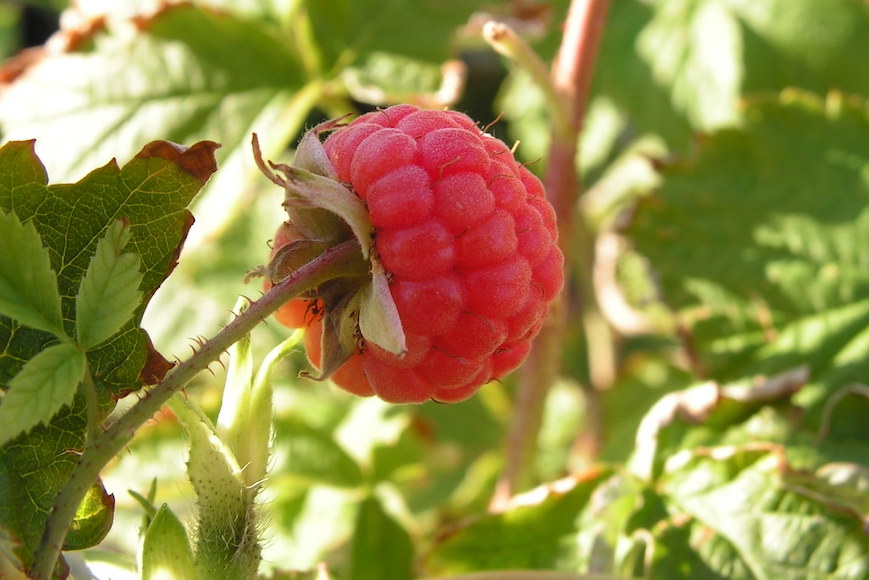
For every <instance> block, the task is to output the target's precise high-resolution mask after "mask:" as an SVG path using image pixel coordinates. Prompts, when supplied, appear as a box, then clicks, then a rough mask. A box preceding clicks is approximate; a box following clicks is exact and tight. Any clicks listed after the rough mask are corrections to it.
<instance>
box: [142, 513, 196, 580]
mask: <svg viewBox="0 0 869 580" xmlns="http://www.w3.org/2000/svg"><path fill="white" fill-rule="evenodd" d="M139 576H140V578H141V579H142V580H168V579H170V578H189V579H190V580H195V579H196V578H199V574H198V572H197V570H196V565H195V563H194V558H193V551H192V550H191V548H190V539H189V538H188V536H187V530H186V529H185V528H184V525H183V524H182V523H181V520H179V519H178V516H176V515H175V513H174V512H173V511H172V510H171V509H169V506H167V505H166V504H163V505H162V506H160V508H159V509H158V510H157V513H156V514H155V515H154V518H153V519H152V520H151V523H150V525H149V526H148V529H147V530H146V531H145V536H144V538H143V539H142V548H141V552H140V556H139Z"/></svg>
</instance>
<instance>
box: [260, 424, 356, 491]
mask: <svg viewBox="0 0 869 580" xmlns="http://www.w3.org/2000/svg"><path fill="white" fill-rule="evenodd" d="M275 440H276V448H275V455H276V457H277V459H278V461H280V462H281V464H286V465H287V466H288V468H289V469H291V470H292V473H293V475H294V476H295V477H301V478H303V479H308V480H311V481H312V482H318V483H325V484H328V485H334V486H337V487H356V486H358V485H361V483H362V481H363V479H362V472H361V470H360V469H359V465H358V464H357V463H356V462H355V461H354V460H353V458H352V457H351V456H350V455H349V454H348V453H347V452H346V451H345V450H344V449H343V448H342V447H341V446H339V445H338V444H337V443H336V442H335V439H334V438H333V437H332V434H331V433H330V432H328V431H326V430H321V429H318V428H315V427H312V426H311V425H309V424H308V423H306V422H305V421H303V420H301V419H299V418H297V417H286V418H281V419H279V420H278V421H277V423H276V424H275Z"/></svg>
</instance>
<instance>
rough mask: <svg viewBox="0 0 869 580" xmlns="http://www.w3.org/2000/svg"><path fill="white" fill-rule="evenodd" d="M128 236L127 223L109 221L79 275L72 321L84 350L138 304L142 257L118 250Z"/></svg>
mask: <svg viewBox="0 0 869 580" xmlns="http://www.w3.org/2000/svg"><path fill="white" fill-rule="evenodd" d="M129 239H130V229H129V226H128V225H127V224H125V223H124V222H122V221H116V222H115V223H113V224H112V225H111V227H109V229H108V231H107V232H106V234H105V236H104V237H103V238H102V239H101V240H100V241H99V243H98V244H97V248H96V251H95V252H94V256H93V258H91V262H90V264H89V265H88V269H87V271H86V272H85V275H84V278H82V281H81V287H80V288H79V292H78V296H77V297H76V301H75V308H76V316H75V320H76V338H77V340H78V343H79V345H80V346H81V347H82V348H83V349H85V350H89V349H91V348H94V347H96V346H98V345H100V344H101V343H103V342H104V341H106V340H108V339H109V338H111V337H112V336H114V334H115V333H116V332H117V331H119V330H120V329H121V327H122V326H123V325H124V324H126V322H127V321H128V320H129V319H130V318H131V317H132V316H133V313H134V312H135V310H136V308H138V307H139V305H140V303H141V299H142V293H141V292H139V285H140V284H141V283H142V273H141V272H140V267H141V263H142V260H141V258H139V256H137V255H136V254H132V253H129V252H127V253H122V250H123V249H124V246H126V245H127V242H128V241H129Z"/></svg>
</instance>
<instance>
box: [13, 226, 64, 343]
mask: <svg viewBox="0 0 869 580" xmlns="http://www.w3.org/2000/svg"><path fill="white" fill-rule="evenodd" d="M0 315H3V316H8V317H10V318H13V319H15V320H17V321H18V322H19V323H21V324H24V325H25V326H29V327H31V328H35V329H37V330H44V331H45V332H50V333H51V334H53V335H55V336H56V337H59V338H63V337H65V336H66V333H65V331H64V329H63V320H62V316H61V313H60V294H59V293H58V291H57V275H56V274H55V273H54V270H52V269H51V260H50V258H49V255H48V250H47V249H46V248H45V247H44V246H43V245H42V239H41V238H40V236H39V233H38V232H37V231H36V228H35V227H34V225H33V223H32V222H27V223H26V224H22V223H21V222H20V221H19V220H18V217H17V216H16V215H15V214H14V213H8V214H7V213H6V212H3V211H2V210H0Z"/></svg>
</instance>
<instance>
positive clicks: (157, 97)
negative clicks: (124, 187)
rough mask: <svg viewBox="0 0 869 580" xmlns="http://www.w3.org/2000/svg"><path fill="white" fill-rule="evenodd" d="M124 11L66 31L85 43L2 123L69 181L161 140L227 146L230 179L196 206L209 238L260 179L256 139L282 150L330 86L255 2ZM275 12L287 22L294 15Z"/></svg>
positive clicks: (10, 95)
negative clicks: (308, 71)
mask: <svg viewBox="0 0 869 580" xmlns="http://www.w3.org/2000/svg"><path fill="white" fill-rule="evenodd" d="M124 4H126V6H125V7H124V8H123V9H119V10H118V11H117V12H116V13H115V14H113V17H112V18H106V19H104V20H100V21H99V22H100V24H99V25H95V26H93V27H91V28H90V29H88V31H87V32H85V33H82V31H81V30H72V31H66V32H69V34H70V35H71V36H73V37H75V38H76V40H77V42H75V43H71V45H70V46H69V48H66V49H61V50H52V51H49V52H47V53H46V54H45V55H44V58H41V59H39V61H38V62H36V63H35V64H33V65H32V66H30V67H29V68H28V69H27V74H24V75H21V76H20V77H18V79H17V81H16V82H14V83H12V85H10V86H9V87H8V90H4V91H3V95H2V97H0V126H2V129H3V134H4V136H5V137H6V138H9V139H16V138H19V139H21V138H27V139H30V138H36V139H37V140H38V141H39V143H40V154H41V156H42V159H43V161H44V162H45V164H46V167H48V170H49V174H50V175H52V176H53V178H54V179H63V180H75V179H80V178H81V177H82V176H83V175H84V174H85V173H86V172H88V171H90V170H91V169H92V168H93V167H97V166H98V165H100V164H102V163H104V162H105V160H106V159H111V158H113V157H114V158H117V159H128V158H130V157H132V156H133V155H135V153H136V152H137V151H138V150H139V149H140V148H141V147H142V146H144V145H145V144H146V143H148V142H150V141H152V140H155V139H166V140H168V141H172V142H175V143H192V142H195V141H199V140H203V139H209V140H214V141H217V142H219V143H221V144H222V148H221V150H220V152H219V155H218V160H219V162H220V166H221V169H222V170H221V172H220V174H219V175H217V176H215V179H214V180H213V181H212V183H211V184H210V185H209V187H208V188H206V191H204V192H203V195H202V196H200V199H199V201H198V203H197V206H196V214H197V218H198V219H199V220H200V225H201V227H199V228H197V230H196V231H194V236H197V238H196V239H198V240H201V239H203V238H205V237H207V236H209V235H210V234H213V233H214V231H219V230H220V229H222V228H224V227H226V224H227V223H228V222H229V221H230V220H231V219H233V218H235V217H237V216H238V215H239V213H240V212H241V208H242V207H243V204H244V203H246V201H245V199H246V197H245V196H246V195H247V194H248V193H249V189H248V187H249V185H250V183H251V181H252V179H254V178H255V177H256V172H255V168H254V164H253V163H252V161H251V158H250V146H249V143H250V135H251V133H252V132H256V133H259V134H260V135H261V136H262V140H263V147H264V150H265V151H266V153H267V154H269V155H276V154H277V153H278V152H279V151H282V150H284V148H285V147H286V145H287V142H288V141H289V139H290V137H291V136H292V135H293V134H295V133H296V131H297V130H298V129H299V127H300V126H302V125H303V124H304V122H305V119H306V118H307V116H308V113H309V112H310V109H311V107H313V104H314V101H315V100H316V98H317V96H318V95H319V94H320V91H321V88H322V87H321V84H320V83H319V81H314V82H311V83H308V82H307V80H306V79H305V78H304V77H303V72H302V68H301V65H300V63H299V60H298V58H297V56H296V54H294V52H293V49H294V44H295V42H296V39H295V38H294V35H293V33H292V32H291V31H290V30H287V29H285V28H281V27H279V25H278V23H277V22H276V21H275V19H274V18H272V17H270V16H266V17H265V19H264V18H263V11H261V10H260V9H254V7H253V6H252V4H253V3H252V2H245V3H244V4H242V5H240V6H236V5H237V4H238V3H236V2H223V4H224V7H225V10H219V9H213V8H211V7H210V6H206V5H203V4H201V3H192V2H190V3H180V4H177V3H170V4H162V5H161V6H160V7H158V8H157V9H156V10H155V9H153V6H151V5H150V4H147V3H144V4H142V3H139V4H138V5H136V6H134V7H130V5H129V3H124ZM209 4H210V3H209ZM257 4H259V5H260V7H262V8H265V5H264V3H261V2H257ZM275 6H277V5H276V4H275ZM257 12H259V14H258V13H257ZM268 12H270V13H272V14H276V13H279V12H280V13H281V14H280V17H281V18H282V19H283V18H288V13H289V12H290V10H289V8H281V9H278V8H277V7H275V8H274V9H268ZM131 30H135V34H130V31H131ZM70 135H75V136H76V138H75V139H74V140H70V138H69V137H70ZM134 238H135V233H134ZM194 241H195V240H194ZM192 245H193V244H191V246H192Z"/></svg>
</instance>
